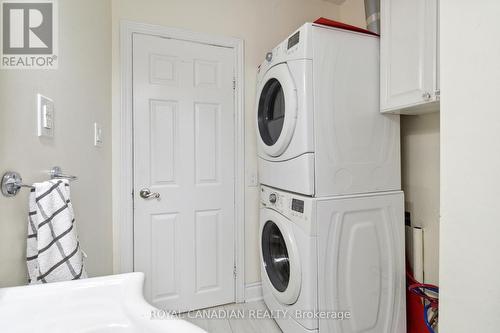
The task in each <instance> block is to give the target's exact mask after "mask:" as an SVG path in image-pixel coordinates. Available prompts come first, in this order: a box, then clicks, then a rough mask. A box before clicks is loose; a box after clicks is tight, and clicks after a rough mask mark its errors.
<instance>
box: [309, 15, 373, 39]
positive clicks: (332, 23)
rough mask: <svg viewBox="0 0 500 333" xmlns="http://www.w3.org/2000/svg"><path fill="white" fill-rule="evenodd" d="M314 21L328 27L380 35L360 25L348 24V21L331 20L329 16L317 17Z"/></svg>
mask: <svg viewBox="0 0 500 333" xmlns="http://www.w3.org/2000/svg"><path fill="white" fill-rule="evenodd" d="M314 23H316V24H321V25H326V26H328V27H333V28H339V29H344V30H350V31H355V32H360V33H362V34H367V35H373V36H377V37H378V36H379V35H378V34H376V33H374V32H372V31H370V30H366V29H362V28H358V27H355V26H353V25H350V24H346V23H342V22H338V21H334V20H330V19H327V18H324V17H320V18H319V19H317V20H316V21H314Z"/></svg>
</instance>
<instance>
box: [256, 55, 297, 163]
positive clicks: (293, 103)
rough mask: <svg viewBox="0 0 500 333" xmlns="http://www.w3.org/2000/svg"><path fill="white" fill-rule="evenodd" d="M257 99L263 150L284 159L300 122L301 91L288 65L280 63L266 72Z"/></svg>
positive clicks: (258, 127)
mask: <svg viewBox="0 0 500 333" xmlns="http://www.w3.org/2000/svg"><path fill="white" fill-rule="evenodd" d="M257 96H258V97H257V101H256V104H257V105H256V109H257V112H256V113H257V117H256V119H257V130H258V133H257V134H258V137H259V144H260V147H261V148H262V149H263V151H264V152H265V153H266V154H267V155H268V156H272V157H277V156H280V155H281V154H283V153H284V152H285V150H286V149H287V148H288V145H289V144H290V142H291V140H292V136H293V132H294V130H295V124H296V121H297V90H296V89H295V83H294V81H293V78H292V75H291V73H290V70H289V69H288V65H287V64H285V63H282V64H278V65H276V66H274V67H271V69H269V70H268V71H267V72H266V73H265V75H264V77H263V79H262V81H261V82H260V83H259V85H258V88H257Z"/></svg>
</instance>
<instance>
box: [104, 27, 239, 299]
mask: <svg viewBox="0 0 500 333" xmlns="http://www.w3.org/2000/svg"><path fill="white" fill-rule="evenodd" d="M136 33H139V34H146V35H152V36H158V37H163V38H171V39H179V40H184V41H189V42H195V43H202V44H209V45H214V46H222V47H227V48H232V49H233V52H234V57H235V69H234V71H235V73H234V74H235V78H234V79H235V83H234V84H235V89H234V90H235V92H234V128H235V131H234V132H235V161H234V168H235V179H234V185H235V193H234V194H235V202H234V208H235V221H234V224H235V225H234V232H235V233H234V239H235V241H234V244H235V248H234V260H235V262H234V267H235V302H237V303H240V302H244V301H245V113H244V41H243V40H242V39H239V38H233V37H223V36H216V35H211V34H205V33H198V32H192V31H187V30H183V29H178V28H169V27H164V26H159V25H151V24H145V23H139V22H132V21H121V23H120V62H121V64H120V74H121V76H120V84H121V96H120V103H121V104H120V108H119V111H120V114H119V119H118V120H117V122H118V121H119V127H118V132H119V133H118V134H117V135H114V138H115V140H117V141H118V142H119V143H118V144H115V145H114V147H115V149H117V155H115V156H119V157H118V160H117V161H118V162H117V163H118V164H119V167H118V168H116V169H115V171H117V172H118V175H117V176H115V177H114V181H116V182H117V184H116V185H115V186H114V187H113V188H114V190H113V194H114V195H113V197H114V198H115V199H114V203H115V205H114V206H115V207H114V208H115V209H114V213H115V214H114V215H115V222H114V226H115V228H117V231H115V241H117V242H118V245H117V246H116V247H115V250H117V251H116V252H118V258H117V259H116V260H115V271H118V272H120V273H126V272H132V271H133V269H134V210H133V206H134V198H133V196H134V193H133V190H134V182H133V177H134V171H133V94H132V91H133V89H132V87H133V82H132V64H133V63H132V54H133V48H132V46H133V45H132V39H133V34H136ZM116 127H117V126H115V128H116Z"/></svg>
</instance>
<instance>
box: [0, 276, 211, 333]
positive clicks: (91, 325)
mask: <svg viewBox="0 0 500 333" xmlns="http://www.w3.org/2000/svg"><path fill="white" fill-rule="evenodd" d="M143 283H144V274H142V273H129V274H121V275H111V276H104V277H98V278H91V279H84V280H77V281H68V282H57V283H50V284H42V285H34V286H22V287H13V288H3V289H0V332H9V333H18V332H19V333H21V332H29V333H32V332H50V333H59V332H60V333H69V332H71V333H83V332H106V333H108V332H127V333H128V332H137V333H143V332H144V333H146V332H175V333H202V332H205V331H204V330H202V329H200V328H198V327H196V326H194V325H192V324H190V323H188V322H186V321H184V320H181V319H177V318H173V317H171V316H168V315H165V313H164V312H160V314H161V316H156V318H161V319H151V311H155V310H156V309H155V308H154V307H153V306H151V305H150V304H148V303H147V302H146V301H145V300H144V297H143V294H142V286H143Z"/></svg>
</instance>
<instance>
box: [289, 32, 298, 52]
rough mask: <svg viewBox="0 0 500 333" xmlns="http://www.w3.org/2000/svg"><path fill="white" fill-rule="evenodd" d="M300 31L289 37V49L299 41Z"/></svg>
mask: <svg viewBox="0 0 500 333" xmlns="http://www.w3.org/2000/svg"><path fill="white" fill-rule="evenodd" d="M299 40H300V31H297V33H296V34H294V35H293V36H292V37H290V38H288V50H290V48H292V47H294V46H295V45H297V44H298V43H299Z"/></svg>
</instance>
